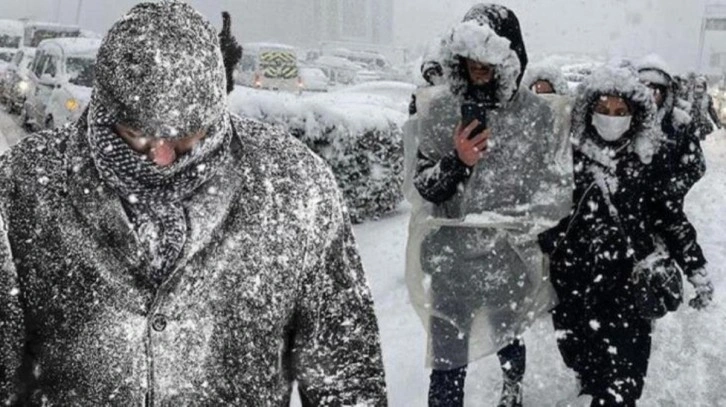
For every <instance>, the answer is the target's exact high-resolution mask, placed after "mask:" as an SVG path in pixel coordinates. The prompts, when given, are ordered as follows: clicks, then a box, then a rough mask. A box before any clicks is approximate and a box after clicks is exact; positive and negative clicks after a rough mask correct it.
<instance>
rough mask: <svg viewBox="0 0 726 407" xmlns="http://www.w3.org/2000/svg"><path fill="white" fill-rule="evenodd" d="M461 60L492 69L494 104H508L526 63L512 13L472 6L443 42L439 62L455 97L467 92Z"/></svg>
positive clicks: (496, 6) (489, 6) (491, 6)
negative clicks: (493, 71)
mask: <svg viewBox="0 0 726 407" xmlns="http://www.w3.org/2000/svg"><path fill="white" fill-rule="evenodd" d="M462 57H463V58H469V59H473V60H476V61H479V62H487V63H489V64H491V65H495V66H496V69H495V73H494V75H495V80H496V83H497V91H496V93H497V94H496V98H497V102H498V103H500V104H503V103H508V102H510V101H511V100H512V99H513V98H514V96H515V95H516V93H517V91H518V89H519V84H520V83H521V81H522V76H523V75H524V70H525V69H526V67H527V62H528V59H527V52H526V50H525V47H524V41H523V39H522V33H521V29H520V26H519V20H518V19H517V16H516V15H515V14H514V12H513V11H511V10H509V9H508V8H506V7H504V6H500V5H496V4H477V5H474V6H473V7H472V8H471V9H470V10H469V11H468V12H467V13H466V15H465V16H464V19H463V21H462V22H461V23H459V24H458V25H456V26H454V27H453V28H452V29H451V31H450V33H449V35H448V36H447V37H446V38H445V39H444V42H443V44H442V49H441V61H442V65H443V67H444V72H445V76H446V77H447V79H448V80H449V82H450V86H451V90H452V92H453V93H454V94H456V95H461V94H463V93H464V92H465V90H466V88H467V80H466V79H465V78H464V76H465V75H464V74H463V72H464V67H463V66H462V62H461V58H462Z"/></svg>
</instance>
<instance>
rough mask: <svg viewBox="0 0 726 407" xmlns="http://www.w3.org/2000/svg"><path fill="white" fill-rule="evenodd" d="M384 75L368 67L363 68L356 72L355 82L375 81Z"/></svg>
mask: <svg viewBox="0 0 726 407" xmlns="http://www.w3.org/2000/svg"><path fill="white" fill-rule="evenodd" d="M382 79H383V77H382V76H381V74H380V73H379V72H376V71H371V70H368V69H363V70H360V71H358V72H356V73H355V82H356V83H364V82H375V81H380V80H382Z"/></svg>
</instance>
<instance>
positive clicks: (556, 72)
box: [522, 63, 570, 96]
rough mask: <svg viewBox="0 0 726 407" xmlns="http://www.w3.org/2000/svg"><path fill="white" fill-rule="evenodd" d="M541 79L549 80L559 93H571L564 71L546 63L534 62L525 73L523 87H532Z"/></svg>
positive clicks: (563, 94) (564, 94)
mask: <svg viewBox="0 0 726 407" xmlns="http://www.w3.org/2000/svg"><path fill="white" fill-rule="evenodd" d="M539 81H547V82H549V83H550V85H552V89H554V91H555V93H556V94H558V95H562V96H566V95H569V94H570V88H569V87H568V86H567V81H566V80H565V77H564V75H562V71H561V70H560V69H559V68H558V67H556V66H554V65H551V64H546V63H538V64H532V65H531V66H530V67H529V68H527V72H525V73H524V78H523V79H522V87H524V88H527V89H531V88H532V85H534V84H535V83H537V82H539Z"/></svg>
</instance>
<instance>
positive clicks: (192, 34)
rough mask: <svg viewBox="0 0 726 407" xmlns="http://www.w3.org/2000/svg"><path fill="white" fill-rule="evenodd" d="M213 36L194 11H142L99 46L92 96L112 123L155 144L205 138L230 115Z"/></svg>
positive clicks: (178, 5)
mask: <svg viewBox="0 0 726 407" xmlns="http://www.w3.org/2000/svg"><path fill="white" fill-rule="evenodd" d="M225 80H226V79H225V70H224V63H223V60H222V54H221V52H220V49H219V40H218V38H217V33H216V31H215V30H214V28H213V27H212V25H211V24H210V23H209V22H208V21H207V20H206V19H205V18H204V17H203V16H202V15H201V14H199V13H198V12H197V11H196V10H194V9H193V8H192V7H191V6H189V5H187V4H185V3H182V2H177V1H167V0H165V1H160V2H155V3H141V4H139V5H137V6H135V7H134V8H132V9H131V11H130V12H129V13H128V14H127V15H126V16H124V17H123V18H122V19H121V20H119V21H118V22H117V23H116V24H114V26H113V27H112V28H111V29H110V30H109V32H108V34H107V35H106V38H105V39H104V41H103V43H102V45H101V47H100V49H99V52H98V57H97V62H96V79H95V93H94V98H93V102H92V103H100V104H102V105H103V106H104V107H105V109H106V110H107V111H108V112H109V115H110V117H113V118H115V119H116V120H117V122H121V123H124V124H126V125H129V126H131V127H133V128H136V129H139V130H142V131H143V132H144V133H145V134H148V135H153V136H154V137H167V138H174V137H183V136H185V135H187V134H189V133H193V132H196V131H200V130H206V129H207V128H208V127H210V126H211V125H212V124H214V123H216V122H218V121H219V120H220V119H221V118H222V117H223V115H224V114H225V112H226V111H227V102H226V96H225V95H226V93H225Z"/></svg>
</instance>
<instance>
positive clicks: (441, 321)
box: [404, 5, 571, 369]
mask: <svg viewBox="0 0 726 407" xmlns="http://www.w3.org/2000/svg"><path fill="white" fill-rule="evenodd" d="M442 55H444V56H446V57H445V58H443V59H442V66H444V68H445V72H446V74H447V76H448V78H447V79H448V84H447V85H446V86H439V87H430V88H424V89H422V90H420V92H419V95H418V97H417V101H418V102H419V109H418V112H417V113H416V115H414V116H413V117H412V118H411V120H410V121H409V122H408V123H407V125H406V137H405V149H406V160H405V167H406V181H405V184H404V186H405V188H406V193H405V194H406V196H407V198H408V199H409V201H410V202H411V203H412V206H413V209H412V217H411V222H410V225H409V240H408V246H407V265H406V275H407V284H408V288H409V293H410V296H411V300H412V303H413V305H414V307H415V308H416V310H417V312H418V313H419V316H420V317H421V319H422V320H423V322H424V325H425V326H426V328H427V330H428V331H429V360H428V362H429V365H431V366H432V367H433V368H435V369H451V368H454V367H458V366H462V365H465V364H467V363H468V362H469V361H472V360H475V359H477V358H480V357H482V356H484V355H487V354H490V353H493V352H494V351H496V350H498V349H500V348H501V347H502V346H504V345H505V344H506V343H508V341H509V340H511V339H512V337H513V336H515V335H518V334H520V333H521V332H522V331H523V330H524V329H525V328H526V327H527V326H528V325H529V324H530V323H531V321H532V320H533V319H534V318H536V317H537V316H538V315H540V314H541V313H542V312H544V311H545V310H547V309H549V308H550V307H551V306H552V305H553V304H554V302H555V299H554V296H553V292H552V289H551V287H550V286H549V283H548V282H547V271H546V269H544V268H543V258H542V255H541V252H540V250H539V248H538V247H537V241H536V235H537V233H539V232H540V231H542V230H544V229H545V228H546V227H549V226H551V223H553V222H556V221H557V220H559V219H560V218H561V217H562V216H564V215H566V213H567V210H568V209H569V206H570V189H569V184H568V182H567V181H568V180H569V179H570V178H571V174H568V172H567V167H568V166H567V164H566V163H564V162H558V158H560V159H561V158H562V157H563V155H562V154H560V153H561V151H558V150H559V149H561V148H562V146H563V145H564V144H565V143H563V142H562V140H561V139H559V138H558V135H557V134H554V131H553V124H554V119H553V113H552V110H551V109H550V107H549V105H548V104H547V103H546V102H544V101H543V100H542V99H540V98H538V97H537V96H536V95H534V94H533V93H532V92H530V91H529V90H526V89H521V90H520V89H519V83H520V80H521V74H522V72H523V71H524V68H525V66H526V60H527V59H526V54H525V53H524V44H523V43H522V41H521V34H520V32H519V24H518V22H517V20H516V17H515V16H514V14H513V13H512V12H511V11H509V10H508V9H506V8H503V7H501V6H485V5H479V6H475V7H474V8H473V9H472V11H470V12H469V13H468V14H467V17H465V21H464V22H463V23H461V24H459V25H458V26H456V27H455V28H454V29H453V30H452V32H451V35H450V36H449V37H448V40H447V41H446V42H445V44H444V48H443V50H442ZM459 56H467V57H470V58H473V59H477V60H482V61H487V62H489V63H491V64H494V65H495V72H496V74H495V77H496V81H497V84H498V87H497V89H496V94H497V95H498V100H497V106H498V107H496V108H493V109H490V110H488V111H487V122H488V124H489V128H490V129H491V131H492V134H493V136H492V141H491V142H490V149H489V151H488V153H487V156H486V157H485V158H484V160H482V161H481V163H479V164H478V165H477V166H475V167H474V168H467V167H466V166H465V165H464V164H463V163H462V162H461V161H459V159H458V157H457V156H456V153H455V152H454V146H453V136H452V133H453V130H454V127H455V126H456V124H457V122H458V121H459V120H460V106H461V103H462V101H463V99H464V94H465V93H466V87H467V86H466V83H465V79H464V78H462V77H461V76H460V73H461V71H460V69H459V67H457V64H458V59H459V58H458V57H459ZM565 138H566V135H565ZM437 325H438V326H442V325H444V326H445V328H444V329H454V330H456V331H457V334H455V335H454V336H456V337H457V338H464V342H465V345H464V347H465V348H464V349H460V346H459V345H458V344H455V343H453V342H456V340H453V341H451V342H452V343H450V344H447V338H446V337H445V336H446V335H447V334H442V333H441V332H440V331H437V330H436V329H435V328H434V327H435V326H437ZM442 336H444V337H442Z"/></svg>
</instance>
